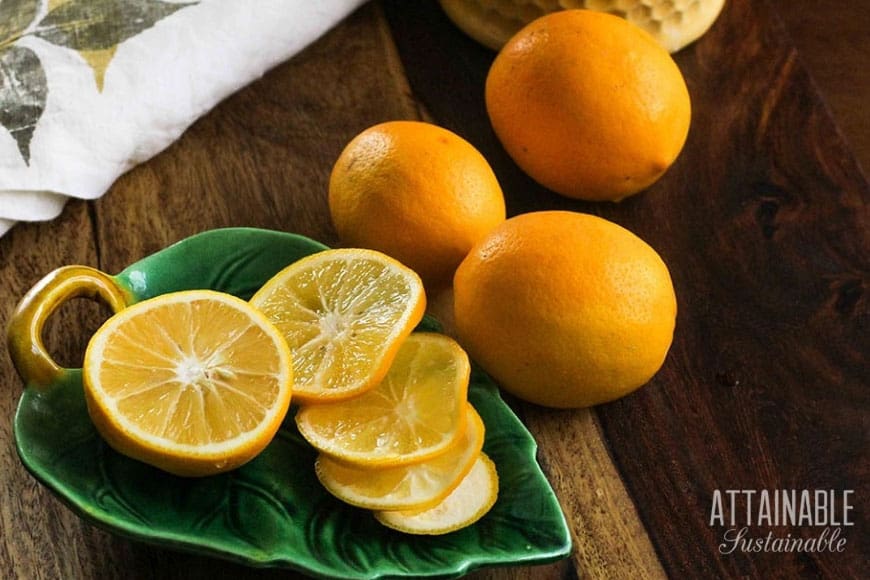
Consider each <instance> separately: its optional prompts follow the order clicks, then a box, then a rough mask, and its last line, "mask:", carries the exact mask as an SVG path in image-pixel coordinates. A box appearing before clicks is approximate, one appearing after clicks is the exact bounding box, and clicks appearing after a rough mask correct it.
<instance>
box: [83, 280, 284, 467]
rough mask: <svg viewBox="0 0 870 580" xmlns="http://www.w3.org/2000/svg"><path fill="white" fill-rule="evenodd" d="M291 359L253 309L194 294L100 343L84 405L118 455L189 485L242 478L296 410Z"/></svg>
mask: <svg viewBox="0 0 870 580" xmlns="http://www.w3.org/2000/svg"><path fill="white" fill-rule="evenodd" d="M292 376H293V373H292V360H291V355H290V351H289V349H288V347H287V344H286V343H285V341H284V339H283V338H282V337H281V335H280V333H279V332H278V330H277V329H276V328H275V327H274V326H273V325H272V324H271V323H270V322H269V321H268V320H267V319H266V318H265V317H264V316H263V315H262V314H260V313H259V312H257V311H256V310H254V309H253V308H252V307H251V306H250V305H249V304H248V303H247V302H245V301H243V300H240V299H238V298H236V297H234V296H231V295H228V294H222V293H219V292H212V291H208V290H195V291H186V292H176V293H172V294H166V295H162V296H159V297H157V298H153V299H151V300H147V301H144V302H140V303H138V304H136V305H133V306H131V307H129V308H126V309H124V310H122V311H121V312H119V313H118V314H116V315H115V316H113V317H112V318H110V319H109V320H108V321H107V322H106V323H105V324H104V325H103V326H102V327H100V329H98V330H97V332H96V333H95V334H94V336H93V337H92V339H91V341H90V343H89V345H88V348H87V351H86V353H85V362H84V368H83V379H84V385H85V399H86V402H87V405H88V411H89V413H90V415H91V417H92V419H93V420H94V424H95V426H96V427H97V430H98V431H99V432H100V433H101V435H102V436H103V437H104V438H105V439H106V440H107V441H108V443H109V444H110V445H111V446H112V447H114V448H115V449H117V450H118V451H119V452H121V453H123V454H125V455H128V456H130V457H133V458H135V459H139V460H141V461H144V462H146V463H150V464H152V465H154V466H156V467H159V468H161V469H164V470H165V471H169V472H170V473H175V474H176V475H184V476H201V475H211V474H213V473H219V472H222V471H226V470H229V469H233V468H235V467H238V466H239V465H242V464H243V463H245V462H247V461H248V460H250V459H251V458H253V457H254V456H255V455H256V454H258V453H259V452H260V451H262V449H263V448H265V447H266V445H267V444H268V443H269V442H270V441H271V439H272V437H273V436H274V434H275V432H276V431H277V430H278V428H279V427H280V425H281V422H282V420H283V419H284V416H285V415H286V413H287V409H288V407H289V405H290V398H291V393H292Z"/></svg>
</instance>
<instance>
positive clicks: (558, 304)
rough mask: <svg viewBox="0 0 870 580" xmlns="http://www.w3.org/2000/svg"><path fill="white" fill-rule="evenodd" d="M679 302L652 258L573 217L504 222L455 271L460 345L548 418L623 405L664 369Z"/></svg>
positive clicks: (643, 248)
mask: <svg viewBox="0 0 870 580" xmlns="http://www.w3.org/2000/svg"><path fill="white" fill-rule="evenodd" d="M676 314H677V301H676V296H675V294H674V288H673V285H672V283H671V277H670V274H669V272H668V268H667V266H666V265H665V263H664V262H663V261H662V259H661V257H660V256H659V255H658V253H656V251H655V250H654V249H653V248H651V247H650V246H649V245H648V244H647V243H646V242H644V241H643V240H641V239H640V238H638V237H637V236H636V235H634V234H633V233H631V232H629V231H628V230H626V229H625V228H623V227H621V226H619V225H617V224H615V223H612V222H609V221H607V220H604V219H602V218H599V217H596V216H592V215H587V214H581V213H573V212H565V211H545V212H533V213H527V214H522V215H519V216H517V217H514V218H511V219H509V220H507V221H506V222H505V223H504V224H502V226H500V227H499V228H496V229H495V230H494V231H493V232H492V233H491V234H490V235H489V236H488V237H487V238H486V239H485V240H483V241H482V242H480V243H479V244H478V245H477V246H475V248H474V249H473V250H472V251H471V253H470V254H469V255H468V257H467V258H466V259H465V260H464V261H463V262H462V264H461V265H460V266H459V268H458V269H457V271H456V278H455V280H454V317H455V326H456V331H457V334H458V336H459V339H460V342H461V344H462V345H463V346H464V347H465V348H466V349H467V350H468V353H469V354H470V355H471V356H472V358H474V359H475V360H476V361H477V362H479V363H480V364H481V366H483V368H484V369H485V370H486V371H487V372H489V373H490V374H491V375H492V376H493V377H494V378H495V379H496V381H497V382H499V383H500V384H501V386H502V387H504V388H505V389H506V390H507V391H509V392H511V393H513V394H514V395H516V396H518V397H520V398H522V399H525V400H527V401H531V402H533V403H538V404H541V405H546V406H551V407H587V406H590V405H595V404H598V403H603V402H606V401H612V400H614V399H617V398H619V397H622V396H624V395H626V394H628V393H630V392H631V391H633V390H635V389H637V388H638V387H640V386H641V385H643V384H645V383H646V382H647V381H649V380H650V378H651V377H652V376H653V375H654V374H655V373H656V372H657V371H658V370H659V368H660V367H661V366H662V363H663V362H664V360H665V356H666V355H667V352H668V349H669V348H670V345H671V341H672V339H673V333H674V325H675V319H676Z"/></svg>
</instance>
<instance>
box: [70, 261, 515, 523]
mask: <svg viewBox="0 0 870 580" xmlns="http://www.w3.org/2000/svg"><path fill="white" fill-rule="evenodd" d="M425 308H426V297H425V293H424V291H423V285H422V282H421V281H420V278H419V277H418V276H417V274H415V273H414V272H413V271H412V270H410V269H408V268H407V267H405V266H403V265H402V264H400V263H399V262H397V261H395V260H394V259H392V258H389V257H387V256H386V255H384V254H381V253H379V252H376V251H372V250H356V249H345V250H328V251H324V252H321V253H318V254H314V255H312V256H309V257H307V258H304V259H302V260H300V261H298V262H296V263H294V264H291V265H290V266H288V267H287V268H285V269H284V270H282V271H281V272H279V273H278V274H276V275H275V276H274V277H273V278H272V279H271V280H269V281H268V282H267V283H266V284H265V285H264V286H263V287H262V288H261V289H260V290H259V291H258V292H257V294H255V295H254V297H253V298H252V299H251V301H250V302H249V303H248V302H245V301H243V300H240V299H238V298H235V297H233V296H230V295H228V294H223V293H220V292H212V291H207V290H194V291H185V292H176V293H173V294H166V295H163V296H159V297H157V298H153V299H151V300H147V301H144V302H141V303H139V304H136V305H133V306H130V307H128V308H125V309H123V310H121V311H120V312H119V313H118V314H116V315H115V316H113V317H112V318H111V319H109V321H107V322H106V323H105V324H104V325H103V326H102V327H101V328H100V329H99V330H98V331H97V332H96V333H95V335H94V337H93V338H92V339H91V341H90V343H89V346H88V350H87V352H86V354H85V364H84V373H83V375H84V384H85V397H86V401H87V404H88V411H89V413H90V415H91V417H92V418H93V420H94V424H95V426H96V428H97V430H98V431H99V432H100V433H101V434H102V436H103V437H104V438H105V439H106V441H107V442H108V443H109V444H110V445H111V446H112V447H114V448H115V449H116V450H118V451H119V452H121V453H123V454H125V455H128V456H130V457H133V458H135V459H138V460H141V461H143V462H146V463H149V464H151V465H154V466H156V467H158V468H160V469H163V470H165V471H168V472H170V473H174V474H176V475H180V476H186V477H194V476H208V475H213V474H216V473H221V472H224V471H227V470H230V469H235V468H237V467H239V466H241V465H243V464H244V463H246V462H247V461H249V460H251V459H253V458H254V457H255V456H256V455H258V454H259V453H260V452H261V451H262V450H263V449H265V448H266V446H267V445H268V444H269V442H270V441H271V440H272V438H273V436H274V435H275V433H276V432H277V430H278V428H279V427H280V425H281V423H282V421H283V420H284V418H285V416H286V414H287V412H288V409H289V406H290V399H291V395H292V398H293V400H294V401H295V402H298V403H300V404H301V407H300V409H299V411H298V413H297V415H296V423H297V425H298V427H299V431H300V432H301V433H302V435H303V436H304V437H305V439H307V440H308V441H309V442H310V443H311V445H313V446H314V447H315V448H316V449H317V450H318V451H319V456H318V458H317V461H316V466H315V469H316V472H317V477H318V478H319V479H320V481H321V482H322V483H323V485H324V487H325V488H326V489H327V490H328V491H329V492H330V493H332V494H333V495H334V496H336V497H337V498H339V499H341V500H343V501H345V502H347V503H348V504H351V505H354V506H357V507H361V508H365V509H369V510H372V511H373V512H374V515H375V517H376V518H377V519H378V520H379V521H380V522H382V523H383V524H384V525H386V526H389V527H392V528H395V529H398V530H401V531H404V532H408V533H414V534H443V533H447V532H450V531H453V530H456V529H459V528H462V527H465V526H467V525H469V524H471V523H473V522H475V521H477V520H478V519H479V518H480V517H482V516H483V515H484V514H485V513H486V512H487V511H488V510H489V509H490V508H491V507H492V505H493V504H494V503H495V500H496V497H497V495H498V476H497V474H496V471H495V467H494V466H493V463H492V462H491V461H490V460H489V458H487V457H486V455H485V454H484V453H483V451H482V449H483V441H484V434H485V427H484V424H483V421H482V420H481V418H480V416H478V414H477V411H475V409H474V407H472V406H471V404H470V403H469V402H468V401H467V393H468V381H469V374H470V365H469V361H468V356H467V355H466V354H465V352H464V351H463V350H462V348H460V347H459V345H458V344H457V343H456V342H454V341H453V340H452V339H450V338H448V337H446V336H444V335H441V334H435V333H414V334H411V331H412V330H413V329H414V327H415V326H417V324H418V323H419V322H420V320H421V319H422V317H423V312H424V310H425ZM288 468H289V466H288Z"/></svg>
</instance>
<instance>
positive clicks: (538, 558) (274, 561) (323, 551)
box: [15, 228, 571, 578]
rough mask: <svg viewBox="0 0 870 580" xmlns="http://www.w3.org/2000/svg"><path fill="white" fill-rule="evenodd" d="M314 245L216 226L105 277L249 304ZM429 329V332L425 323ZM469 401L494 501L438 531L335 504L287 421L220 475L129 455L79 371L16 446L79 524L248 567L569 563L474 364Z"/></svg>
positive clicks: (551, 516) (544, 491)
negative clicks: (94, 408) (408, 528)
mask: <svg viewBox="0 0 870 580" xmlns="http://www.w3.org/2000/svg"><path fill="white" fill-rule="evenodd" d="M322 249H325V247H324V246H322V245H321V244H319V243H317V242H314V241H312V240H309V239H307V238H304V237H301V236H296V235H292V234H285V233H279V232H272V231H265V230H255V229H248V228H232V229H223V230H213V231H209V232H205V233H202V234H199V235H197V236H193V237H191V238H188V239H186V240H183V241H181V242H179V243H178V244H175V245H173V246H170V247H169V248H166V249H165V250H163V251H161V252H158V253H157V254H154V255H152V256H149V257H147V258H145V259H143V260H141V261H139V262H137V263H135V264H133V265H131V266H130V267H129V268H127V269H126V270H124V271H123V272H121V273H120V274H119V275H117V276H114V277H112V279H113V280H114V282H116V283H117V284H119V285H120V286H121V287H123V288H124V289H125V290H128V291H129V296H128V298H129V297H132V301H137V300H144V299H146V298H149V297H152V296H155V295H158V294H162V293H166V292H170V291H175V290H182V289H191V288H211V289H215V290H221V291H226V292H230V293H232V294H236V295H238V296H240V297H243V298H249V297H250V296H251V295H252V294H253V292H254V291H255V290H256V289H257V288H258V287H259V286H260V285H262V284H263V283H264V282H265V281H266V280H267V279H269V278H270V277H271V276H272V275H273V274H274V273H276V272H277V271H278V270H280V269H281V268H283V267H284V266H285V265H287V264H289V263H290V262H293V261H295V260H297V259H298V258H300V257H301V256H304V255H307V254H310V253H313V252H317V251H319V250H322ZM423 326H424V327H426V329H428V330H433V329H437V323H435V322H434V321H432V320H431V319H427V320H425V321H424V323H423ZM469 399H470V400H471V402H472V403H473V404H474V405H475V407H476V408H477V410H478V411H479V413H480V415H481V416H482V417H483V420H484V423H485V424H486V429H487V430H486V443H485V447H484V449H485V450H486V452H487V453H488V454H489V456H490V457H491V458H492V459H493V460H494V461H495V463H496V466H497V468H498V474H499V478H500V494H499V499H498V501H497V503H496V505H495V506H494V507H493V509H492V510H491V511H490V512H489V514H487V515H486V516H485V517H484V518H483V519H482V520H480V521H479V522H477V523H476V524H474V525H473V526H470V527H468V528H465V529H463V530H460V531H457V532H453V533H450V534H447V535H444V536H432V537H424V536H410V535H405V534H402V533H399V532H394V531H392V530H389V529H387V528H385V527H382V526H381V525H380V524H378V523H377V521H376V520H375V519H374V518H373V517H372V516H371V515H370V514H369V513H368V512H366V511H363V510H359V509H356V508H353V507H350V506H348V505H346V504H344V503H342V502H340V501H338V500H336V499H334V498H333V497H332V496H331V495H329V494H328V493H327V492H326V491H325V490H324V489H323V488H322V487H321V485H320V484H319V482H318V481H317V478H316V476H315V475H314V467H313V464H314V458H315V453H314V451H313V450H312V449H311V448H310V446H309V445H308V444H307V443H305V442H304V440H303V439H302V438H301V437H300V435H299V434H298V432H297V431H296V428H295V424H294V421H293V420H292V419H290V418H288V420H286V421H285V423H284V425H283V427H282V428H281V430H280V431H279V433H278V435H277V437H276V438H275V439H274V440H273V441H272V443H271V444H270V445H269V446H268V447H267V448H266V450H265V451H264V452H263V453H261V454H260V455H259V456H258V457H257V458H255V459H254V460H253V461H251V462H250V463H248V464H246V465H245V466H243V467H242V468H240V469H238V470H235V471H233V472H230V473H226V474H223V475H219V476H214V477H208V478H201V479H182V478H177V477H174V476H171V475H168V474H166V473H163V472H161V471H159V470H156V469H154V468H151V467H149V466H147V465H144V464H142V463H139V462H137V461H133V460H130V459H128V458H126V457H123V456H121V455H119V454H117V453H115V452H114V451H113V450H112V449H111V448H109V447H108V446H107V445H106V444H105V443H104V442H103V441H102V439H101V438H100V437H99V436H98V435H97V433H96V431H95V430H94V428H93V426H92V424H91V421H90V418H89V417H88V414H87V409H86V407H85V402H84V397H83V394H82V386H81V371H80V370H76V369H63V370H62V372H61V373H59V374H58V376H57V377H56V378H55V379H54V380H53V381H52V382H50V383H49V384H48V385H47V386H46V387H44V388H35V385H28V387H27V388H26V389H25V391H24V394H23V395H22V397H21V400H20V403H19V406H18V411H17V414H16V417H15V441H16V445H17V449H18V454H19V456H20V458H21V461H22V462H23V464H24V465H25V467H26V468H27V469H28V470H29V471H30V472H31V473H32V474H33V475H34V476H35V477H36V478H37V479H38V480H39V481H40V482H42V483H43V484H44V485H46V486H47V487H48V488H49V489H50V490H51V491H52V492H54V493H55V494H57V495H58V496H59V497H60V498H61V499H62V500H63V501H64V502H66V503H67V504H68V505H69V506H70V507H71V508H72V509H73V510H74V511H75V512H76V513H78V514H79V515H80V516H81V517H83V518H85V519H87V520H89V521H91V522H93V523H95V524H97V525H99V526H101V527H103V528H105V529H108V530H110V531H111V532H113V533H117V534H120V535H124V536H127V537H131V538H135V539H137V540H140V541H144V542H149V543H151V544H156V545H160V546H164V547H168V548H172V549H180V550H186V551H189V552H194V553H200V554H207V555H212V556H216V557H221V558H226V559H230V560H234V561H237V562H242V563H244V564H247V565H251V566H279V567H287V568H292V569H295V570H298V571H301V572H304V573H306V574H310V575H313V576H319V577H335V578H385V577H416V578H419V577H455V576H460V575H462V574H464V573H466V572H468V571H470V570H473V569H476V568H480V567H483V566H492V565H500V566H504V565H518V564H523V565H530V564H539V563H545V562H551V561H554V560H557V559H560V558H562V557H565V556H566V555H568V553H569V552H570V549H571V540H570V535H569V533H568V530H567V526H566V523H565V519H564V516H563V515H562V512H561V510H560V508H559V503H558V501H557V500H556V498H555V496H554V494H553V491H552V489H551V488H550V486H549V484H548V482H547V480H546V479H545V477H544V475H543V473H542V472H541V470H540V468H539V467H538V464H537V463H536V461H535V452H536V446H535V442H534V440H533V439H532V437H531V435H530V434H529V433H528V431H527V430H526V429H525V428H524V426H523V425H522V423H521V422H520V421H519V420H518V419H517V417H516V416H515V415H514V414H513V413H512V412H511V410H510V409H509V408H508V406H507V405H506V404H505V403H504V402H503V401H502V399H501V398H500V397H499V394H498V391H497V389H496V387H495V386H494V385H493V383H492V382H491V381H490V379H489V378H488V377H487V376H486V375H485V374H483V373H481V372H480V371H479V370H475V371H474V372H473V373H472V382H471V385H470V388H469ZM291 412H292V409H291Z"/></svg>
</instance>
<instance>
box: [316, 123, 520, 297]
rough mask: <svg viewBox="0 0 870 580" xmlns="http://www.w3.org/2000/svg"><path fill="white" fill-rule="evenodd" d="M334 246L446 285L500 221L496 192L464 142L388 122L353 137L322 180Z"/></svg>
mask: <svg viewBox="0 0 870 580" xmlns="http://www.w3.org/2000/svg"><path fill="white" fill-rule="evenodd" d="M329 209H330V213H331V215H332V221H333V224H334V225H335V229H336V231H337V232H338V236H339V238H340V239H341V241H342V243H343V244H345V245H349V246H358V247H364V248H372V249H375V250H379V251H381V252H384V253H386V254H389V255H390V256H392V257H394V258H396V259H397V260H399V261H400V262H402V263H403V264H405V265H406V266H408V267H410V268H412V269H413V270H415V271H416V272H417V273H418V274H419V275H420V277H421V278H422V279H423V281H424V282H425V283H426V285H427V286H429V287H432V286H437V287H440V286H445V285H449V283H450V281H451V279H452V276H453V273H454V271H455V270H456V267H457V266H458V265H459V262H461V261H462V259H463V258H464V257H465V255H466V254H467V253H468V252H469V250H471V247H472V246H473V245H474V244H475V243H476V242H477V241H479V240H480V239H481V238H482V237H483V236H485V235H486V234H487V233H489V232H490V231H491V230H492V229H493V228H494V227H496V226H497V225H498V224H500V223H501V222H503V221H504V219H505V202H504V196H503V195H502V191H501V187H500V186H499V184H498V180H497V179H496V177H495V174H494V173H493V171H492V169H491V168H490V166H489V163H487V161H486V159H484V157H483V156H482V155H481V154H480V153H479V152H478V151H477V149H475V148H474V146H472V145H471V144H470V143H469V142H468V141H466V140H465V139H463V138H461V137H460V136H458V135H456V134H455V133H453V132H451V131H448V130H447V129H444V128H442V127H438V126H436V125H432V124H430V123H423V122H419V121H390V122H386V123H382V124H379V125H375V126H373V127H370V128H368V129H366V130H365V131H363V132H362V133H360V134H359V135H357V136H356V137H355V138H354V139H353V140H352V141H351V142H350V143H349V144H348V145H347V146H346V147H345V149H344V151H342V153H341V155H340V156H339V158H338V160H337V161H336V163H335V166H334V167H333V169H332V174H331V176H330V179H329Z"/></svg>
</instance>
